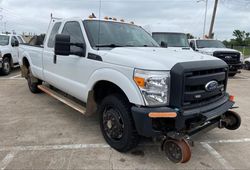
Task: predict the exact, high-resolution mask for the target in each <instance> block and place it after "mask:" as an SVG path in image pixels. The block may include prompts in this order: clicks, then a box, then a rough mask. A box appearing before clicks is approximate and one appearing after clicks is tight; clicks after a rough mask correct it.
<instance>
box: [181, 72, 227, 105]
mask: <svg viewBox="0 0 250 170" xmlns="http://www.w3.org/2000/svg"><path fill="white" fill-rule="evenodd" d="M210 81H217V82H218V87H217V89H215V90H213V91H207V90H206V88H205V86H206V84H207V83H208V82H210ZM226 84H227V69H225V68H217V69H208V70H199V71H190V72H186V73H184V95H183V102H182V105H183V109H191V108H195V107H201V106H204V105H207V104H209V103H212V102H215V101H216V100H219V99H220V98H222V97H223V96H224V95H225V89H226Z"/></svg>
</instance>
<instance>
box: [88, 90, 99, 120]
mask: <svg viewBox="0 0 250 170" xmlns="http://www.w3.org/2000/svg"><path fill="white" fill-rule="evenodd" d="M96 110H97V104H96V102H95V100H94V91H93V90H91V91H89V94H88V100H87V105H86V116H91V115H93V114H95V113H96Z"/></svg>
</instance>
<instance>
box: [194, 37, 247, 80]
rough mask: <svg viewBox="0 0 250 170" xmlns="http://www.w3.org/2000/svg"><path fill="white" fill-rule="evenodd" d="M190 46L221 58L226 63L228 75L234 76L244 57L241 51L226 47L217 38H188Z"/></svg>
mask: <svg viewBox="0 0 250 170" xmlns="http://www.w3.org/2000/svg"><path fill="white" fill-rule="evenodd" d="M189 42H190V47H192V48H193V50H195V51H197V52H200V53H202V54H207V55H212V56H214V57H218V58H219V59H222V60H223V61H225V62H226V63H227V64H228V67H229V76H232V77H233V76H235V75H236V74H237V73H240V71H239V69H241V68H242V64H243V60H244V57H243V55H242V53H241V52H239V51H237V50H234V49H229V48H226V46H225V45H224V44H223V43H222V42H220V41H218V40H210V39H204V40H202V39H191V40H189Z"/></svg>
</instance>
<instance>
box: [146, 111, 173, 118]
mask: <svg viewBox="0 0 250 170" xmlns="http://www.w3.org/2000/svg"><path fill="white" fill-rule="evenodd" d="M148 116H149V117H150V118H175V117H176V116H177V114H176V112H151V113H149V115H148Z"/></svg>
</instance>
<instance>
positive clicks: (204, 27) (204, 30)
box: [203, 0, 208, 38]
mask: <svg viewBox="0 0 250 170" xmlns="http://www.w3.org/2000/svg"><path fill="white" fill-rule="evenodd" d="M207 3H208V0H206V9H205V17H204V26H203V38H205V34H206V23H207Z"/></svg>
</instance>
